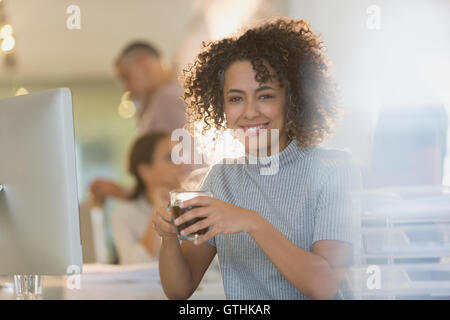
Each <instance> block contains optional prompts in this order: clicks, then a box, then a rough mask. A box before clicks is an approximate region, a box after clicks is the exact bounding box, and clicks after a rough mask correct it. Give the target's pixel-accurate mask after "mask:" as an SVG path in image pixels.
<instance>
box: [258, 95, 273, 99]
mask: <svg viewBox="0 0 450 320" xmlns="http://www.w3.org/2000/svg"><path fill="white" fill-rule="evenodd" d="M259 98H260V99H261V100H266V99H271V98H273V96H272V95H270V94H265V95H262V96H260V97H259Z"/></svg>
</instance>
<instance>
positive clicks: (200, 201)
mask: <svg viewBox="0 0 450 320" xmlns="http://www.w3.org/2000/svg"><path fill="white" fill-rule="evenodd" d="M212 201H214V198H211V197H206V196H198V197H195V198H192V199H189V200H185V201H183V202H182V203H181V204H180V208H187V207H192V206H199V207H205V206H208V205H210V204H211V203H212Z"/></svg>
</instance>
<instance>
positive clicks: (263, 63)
mask: <svg viewBox="0 0 450 320" xmlns="http://www.w3.org/2000/svg"><path fill="white" fill-rule="evenodd" d="M250 66H251V67H252V70H253V71H254V73H255V74H249V77H248V78H246V79H239V81H242V82H245V87H244V88H246V89H244V91H248V90H249V89H250V87H249V86H251V85H253V90H254V89H256V88H258V87H260V88H258V89H259V90H260V91H263V84H265V85H264V87H265V86H267V87H270V86H271V85H272V86H273V85H274V86H275V90H276V91H280V94H279V95H278V99H285V101H279V102H277V103H279V104H281V102H282V105H283V107H284V104H286V110H285V112H284V113H285V119H282V120H284V121H285V125H286V127H285V130H286V134H287V136H289V137H290V138H291V139H292V138H295V139H296V141H297V144H298V145H299V146H300V147H305V146H309V145H311V144H319V143H320V142H322V140H323V139H324V138H325V137H326V136H327V134H329V133H330V132H331V130H332V127H333V125H334V122H335V120H336V117H337V115H338V111H339V95H338V92H337V90H336V85H335V83H334V80H333V78H332V77H331V74H330V62H329V61H328V59H327V57H326V56H325V46H324V44H323V42H322V41H321V40H320V39H319V38H318V37H317V36H316V35H315V34H314V33H313V32H312V30H311V29H310V26H309V24H308V23H307V22H306V21H304V20H295V21H292V20H285V19H279V20H276V21H273V22H272V23H267V24H264V25H263V26H261V27H259V28H255V29H251V30H248V31H247V32H245V33H244V34H243V35H242V36H241V37H239V38H238V39H233V38H226V39H223V40H221V41H216V42H209V43H207V44H205V46H204V48H203V51H202V52H201V53H200V54H199V55H198V57H197V59H196V60H195V61H194V63H193V64H191V65H189V66H188V67H187V68H186V69H185V89H186V90H185V95H184V99H185V102H186V104H187V106H188V107H187V109H186V116H187V127H188V129H189V130H190V131H191V132H194V131H195V123H196V122H198V121H203V122H204V123H205V126H204V128H203V132H206V131H207V130H209V129H211V128H212V127H214V128H217V129H219V131H223V130H224V129H226V128H227V127H228V128H229V127H230V123H229V120H230V119H228V116H229V115H228V113H227V112H226V110H225V108H226V107H227V106H228V105H230V104H234V103H237V102H242V101H241V99H242V98H243V97H231V98H232V100H230V97H229V96H228V95H229V94H231V93H236V94H242V92H239V90H238V91H236V90H235V89H236V88H225V87H224V85H225V83H226V79H225V78H226V77H230V78H233V79H237V78H236V77H238V78H240V77H242V74H243V73H242V72H240V71H241V70H242V69H243V68H249V67H250ZM242 84H244V83H242ZM255 86H256V88H255ZM229 90H232V91H230V92H229ZM246 93H248V92H246ZM255 93H256V92H255ZM258 93H259V96H260V99H265V98H272V97H271V96H270V95H266V96H264V95H263V94H262V93H263V92H258ZM266 93H267V92H266ZM247 98H249V97H248V95H247ZM225 114H226V116H225ZM280 120H281V119H280ZM231 125H232V126H233V125H234V124H233V123H232V124H231Z"/></svg>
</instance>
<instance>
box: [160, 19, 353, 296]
mask: <svg viewBox="0 0 450 320" xmlns="http://www.w3.org/2000/svg"><path fill="white" fill-rule="evenodd" d="M323 51H324V49H323V45H322V43H321V41H319V39H318V38H317V37H316V36H315V35H314V34H313V33H312V31H311V30H310V27H309V25H308V24H307V23H306V22H305V21H290V20H283V19H279V20H276V21H274V22H269V23H266V24H264V25H262V26H261V27H258V28H254V29H250V30H248V31H247V32H245V34H243V35H242V36H240V37H238V38H227V39H223V40H220V41H217V42H212V43H209V44H207V45H206V46H205V48H204V51H203V52H201V53H200V54H199V56H198V57H197V60H196V61H195V64H194V65H192V66H191V67H190V68H189V69H188V70H186V82H185V87H186V93H185V100H186V102H187V103H188V109H187V114H188V115H190V118H189V124H190V125H191V126H192V125H193V122H194V121H197V120H202V121H204V123H207V124H208V125H207V126H206V128H205V130H208V129H210V128H217V129H219V130H223V129H224V128H228V129H241V130H244V131H245V133H246V136H259V135H260V132H262V130H267V131H268V132H269V133H268V136H271V134H270V133H271V132H272V131H273V132H278V133H279V139H278V140H276V141H271V140H273V139H268V140H267V143H266V144H259V145H258V146H257V148H256V150H255V149H252V148H251V145H250V144H249V143H248V141H247V140H248V139H246V140H245V149H246V153H247V154H246V159H247V160H248V159H250V156H252V155H253V156H254V155H256V156H257V160H258V161H257V163H256V164H252V163H244V164H242V163H241V164H217V165H214V166H213V167H212V169H211V170H210V172H209V173H208V176H207V177H206V179H205V181H204V183H203V187H202V189H204V190H209V191H212V192H213V194H214V198H208V197H197V198H194V199H192V200H188V201H185V202H184V206H185V207H188V206H200V208H196V209H193V210H191V211H189V212H187V213H186V214H184V215H183V216H182V217H180V218H178V219H176V220H175V221H174V224H175V225H180V224H182V223H183V222H185V221H187V220H190V219H192V218H193V217H204V218H205V219H203V220H201V221H200V222H197V223H196V224H194V225H192V226H190V227H188V228H186V229H185V230H184V232H185V234H190V233H192V232H194V231H196V230H199V229H202V228H207V227H208V228H209V231H208V232H207V233H206V234H205V235H203V236H201V237H199V238H198V239H197V241H196V242H195V243H192V242H189V241H184V242H182V243H181V245H180V243H179V242H178V241H177V238H176V233H175V226H174V224H172V223H171V216H170V213H169V212H168V211H167V210H164V209H159V210H157V214H156V215H155V216H154V218H153V221H154V224H155V229H156V230H157V232H158V233H159V234H160V235H161V237H162V244H161V251H160V260H159V266H160V278H161V283H162V286H163V289H164V292H165V293H166V295H167V296H168V297H169V298H172V299H186V298H188V297H189V296H190V295H191V294H192V293H193V292H194V291H195V289H196V288H197V286H198V284H199V282H200V280H201V279H202V276H203V274H204V272H205V270H206V269H207V268H208V266H209V264H210V262H211V260H212V259H213V258H214V256H215V255H216V254H218V257H219V262H220V267H221V272H222V277H223V282H224V289H225V293H226V296H227V298H228V299H308V298H310V299H331V298H342V292H341V290H340V288H341V282H342V280H343V277H344V274H345V271H346V269H347V268H348V266H349V264H350V262H351V256H352V236H351V233H352V214H353V213H352V201H351V197H350V192H351V190H352V189H356V188H359V187H360V184H361V182H360V174H359V171H358V170H357V169H356V167H355V166H354V165H353V163H352V161H351V158H350V157H349V155H348V154H347V153H345V152H343V151H337V150H327V149H324V148H321V147H318V146H317V144H318V143H320V142H321V141H322V140H323V139H324V138H325V136H326V135H327V134H328V133H329V132H330V130H331V126H332V124H333V122H334V121H335V119H336V114H337V110H338V108H337V102H336V101H337V93H336V90H335V86H334V84H333V81H332V80H331V77H330V76H329V70H328V68H329V67H328V64H327V60H326V57H325V56H324V53H323ZM273 143H277V144H278V147H279V150H280V152H278V153H271V154H269V156H266V157H262V156H259V155H261V154H264V150H262V149H263V148H266V150H272V148H271V147H272V145H273ZM272 161H278V164H279V167H278V170H277V171H276V172H275V173H274V174H271V175H262V174H260V169H261V168H262V167H264V165H265V164H267V163H270V162H272ZM247 162H249V161H247Z"/></svg>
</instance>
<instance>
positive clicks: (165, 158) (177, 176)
mask: <svg viewBox="0 0 450 320" xmlns="http://www.w3.org/2000/svg"><path fill="white" fill-rule="evenodd" d="M172 144H173V142H172V141H171V140H170V138H169V137H167V138H163V139H161V140H160V141H159V142H158V143H157V144H156V147H155V150H154V152H153V159H152V160H153V161H152V163H151V164H141V165H140V166H139V175H140V177H141V178H142V180H143V181H144V182H145V184H146V186H147V187H166V188H168V189H176V188H178V187H179V186H180V182H181V180H182V179H183V178H184V176H185V174H186V173H187V171H186V166H185V165H184V164H180V165H176V164H174V163H173V162H172V159H171V153H172V147H173V146H172Z"/></svg>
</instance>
